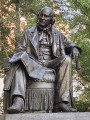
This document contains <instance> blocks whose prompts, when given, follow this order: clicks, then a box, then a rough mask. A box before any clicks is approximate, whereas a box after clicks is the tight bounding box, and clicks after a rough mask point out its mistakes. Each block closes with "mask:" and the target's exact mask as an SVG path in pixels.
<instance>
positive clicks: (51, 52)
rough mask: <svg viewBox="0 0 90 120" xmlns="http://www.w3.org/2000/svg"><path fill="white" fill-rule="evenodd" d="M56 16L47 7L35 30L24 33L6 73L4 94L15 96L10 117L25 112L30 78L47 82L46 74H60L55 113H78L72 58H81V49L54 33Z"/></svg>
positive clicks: (39, 15)
mask: <svg viewBox="0 0 90 120" xmlns="http://www.w3.org/2000/svg"><path fill="white" fill-rule="evenodd" d="M54 17H55V13H54V11H53V10H52V9H51V8H49V7H44V8H42V9H41V10H40V12H39V14H38V21H37V24H36V26H35V27H33V28H31V29H28V30H26V31H25V32H24V34H23V36H22V38H21V41H20V42H19V44H18V46H17V49H16V51H15V53H14V55H13V56H12V58H11V59H10V60H9V64H8V66H7V69H6V71H7V72H6V77H5V85H4V91H10V92H11V99H12V105H11V106H10V107H9V108H8V109H7V111H8V113H19V112H22V111H23V110H24V101H25V91H26V76H27V74H28V76H29V77H32V78H35V79H44V77H45V76H44V75H45V71H46V70H48V69H50V68H51V69H54V70H55V71H56V82H55V86H56V87H55V100H54V111H55V112H58V111H63V112H75V111H76V109H75V108H73V107H72V79H71V66H72V63H71V56H72V57H73V58H76V57H79V55H80V53H81V49H80V48H79V47H78V46H77V45H74V44H71V43H69V42H68V41H67V39H66V38H65V36H64V35H63V34H62V33H61V32H59V31H58V30H56V29H54V28H53V27H52V25H53V24H54V23H55V19H54Z"/></svg>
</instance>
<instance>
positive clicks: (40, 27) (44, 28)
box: [37, 23, 52, 31]
mask: <svg viewBox="0 0 90 120" xmlns="http://www.w3.org/2000/svg"><path fill="white" fill-rule="evenodd" d="M37 28H38V29H39V30H40V31H51V30H52V25H51V24H49V25H48V26H46V27H43V26H41V25H39V23H37Z"/></svg>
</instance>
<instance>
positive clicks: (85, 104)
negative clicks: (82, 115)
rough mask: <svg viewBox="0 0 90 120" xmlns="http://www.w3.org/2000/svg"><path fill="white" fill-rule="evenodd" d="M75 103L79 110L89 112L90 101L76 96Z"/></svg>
mask: <svg viewBox="0 0 90 120" xmlns="http://www.w3.org/2000/svg"><path fill="white" fill-rule="evenodd" d="M73 101H74V103H75V105H76V108H77V112H89V109H88V107H90V101H87V102H86V101H82V100H79V101H78V100H77V98H74V100H73Z"/></svg>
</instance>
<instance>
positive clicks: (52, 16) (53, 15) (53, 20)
mask: <svg viewBox="0 0 90 120" xmlns="http://www.w3.org/2000/svg"><path fill="white" fill-rule="evenodd" d="M44 9H49V10H50V11H51V13H50V15H51V20H52V21H51V24H52V25H54V23H55V12H54V11H53V10H52V9H51V8H50V7H44V8H41V9H40V12H39V14H38V17H39V15H40V13H41V12H42V10H44Z"/></svg>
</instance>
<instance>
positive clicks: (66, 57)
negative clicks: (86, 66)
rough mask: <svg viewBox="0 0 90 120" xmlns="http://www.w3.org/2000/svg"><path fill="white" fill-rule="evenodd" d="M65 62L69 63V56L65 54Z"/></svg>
mask: <svg viewBox="0 0 90 120" xmlns="http://www.w3.org/2000/svg"><path fill="white" fill-rule="evenodd" d="M65 62H66V63H71V57H70V56H68V55H65Z"/></svg>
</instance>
